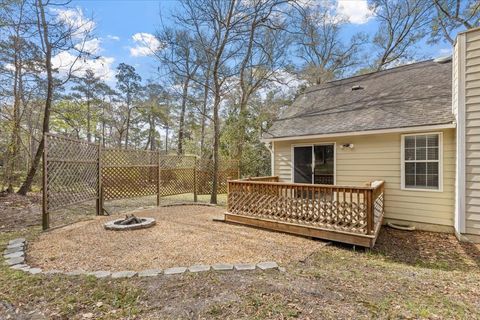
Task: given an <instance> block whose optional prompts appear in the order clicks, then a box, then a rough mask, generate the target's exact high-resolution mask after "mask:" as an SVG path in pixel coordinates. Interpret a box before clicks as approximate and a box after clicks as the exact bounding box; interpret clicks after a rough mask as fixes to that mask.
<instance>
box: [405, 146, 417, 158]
mask: <svg viewBox="0 0 480 320" xmlns="http://www.w3.org/2000/svg"><path fill="white" fill-rule="evenodd" d="M405 160H415V149H410V148H409V149H405Z"/></svg>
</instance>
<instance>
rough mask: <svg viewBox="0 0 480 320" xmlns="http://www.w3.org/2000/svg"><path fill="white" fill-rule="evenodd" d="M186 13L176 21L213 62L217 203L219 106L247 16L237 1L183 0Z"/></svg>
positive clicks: (214, 197)
mask: <svg viewBox="0 0 480 320" xmlns="http://www.w3.org/2000/svg"><path fill="white" fill-rule="evenodd" d="M181 3H182V7H183V8H182V9H183V13H182V14H179V15H176V17H175V18H176V20H177V21H178V22H179V23H182V24H183V25H184V26H185V27H187V28H188V29H189V30H191V31H192V32H194V34H195V39H196V43H197V45H198V46H199V47H200V48H202V50H203V52H204V54H205V56H206V57H208V61H211V63H212V66H211V75H212V78H211V84H210V85H209V88H210V91H211V93H212V98H213V102H212V117H211V118H212V124H213V151H212V157H213V179H212V180H213V181H212V185H213V187H212V194H211V197H210V202H211V203H217V182H218V169H219V163H220V159H219V144H220V117H219V112H220V105H221V102H222V100H223V98H224V89H225V82H226V81H227V79H229V77H230V75H231V74H233V72H234V71H233V72H232V69H235V60H234V59H233V57H235V56H236V55H237V53H238V51H239V50H240V47H239V43H238V42H237V41H236V40H238V39H239V29H240V26H241V25H242V24H243V23H244V21H245V16H244V15H243V14H241V11H240V10H239V7H240V4H239V3H240V2H239V1H237V0H226V1H225V0H206V1H201V0H182V1H181Z"/></svg>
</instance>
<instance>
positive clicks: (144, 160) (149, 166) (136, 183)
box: [43, 134, 239, 229]
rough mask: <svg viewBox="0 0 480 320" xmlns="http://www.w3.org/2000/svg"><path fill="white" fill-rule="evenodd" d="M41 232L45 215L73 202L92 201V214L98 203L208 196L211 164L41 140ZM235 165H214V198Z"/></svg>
mask: <svg viewBox="0 0 480 320" xmlns="http://www.w3.org/2000/svg"><path fill="white" fill-rule="evenodd" d="M45 143H46V145H45V152H44V164H45V165H44V205H43V212H44V214H43V216H44V228H45V229H46V228H48V224H49V212H50V211H51V210H55V209H58V208H62V207H65V206H68V205H72V204H75V203H80V202H83V201H88V200H93V199H96V200H97V214H101V213H103V211H104V210H103V202H104V200H115V199H124V198H132V197H140V196H150V195H157V204H158V203H159V202H160V197H162V196H171V195H177V194H185V193H192V194H193V196H194V197H193V199H194V200H195V201H196V199H197V194H210V193H211V192H212V189H213V188H212V185H213V163H212V161H209V160H198V159H197V157H196V156H183V155H182V156H178V155H168V156H167V155H160V153H159V152H154V151H147V150H125V149H104V148H101V147H100V145H98V144H92V143H87V142H84V141H80V140H75V139H70V138H66V137H61V136H57V135H53V134H47V135H46V136H45ZM238 178H239V172H238V163H237V162H236V161H227V160H225V161H222V162H220V165H219V172H218V180H217V186H218V188H217V193H226V192H227V179H238Z"/></svg>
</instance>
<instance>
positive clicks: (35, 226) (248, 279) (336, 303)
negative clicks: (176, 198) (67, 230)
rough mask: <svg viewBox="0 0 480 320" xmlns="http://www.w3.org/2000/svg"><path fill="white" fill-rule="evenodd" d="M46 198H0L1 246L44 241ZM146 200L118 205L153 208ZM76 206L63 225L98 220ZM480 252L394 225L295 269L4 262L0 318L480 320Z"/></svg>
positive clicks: (62, 217)
mask: <svg viewBox="0 0 480 320" xmlns="http://www.w3.org/2000/svg"><path fill="white" fill-rule="evenodd" d="M38 199H39V198H38V197H37V196H33V197H29V198H18V197H6V198H3V199H0V227H1V228H2V229H0V250H2V251H3V248H4V246H5V245H6V243H7V242H8V240H10V239H13V238H16V237H19V236H24V237H26V238H27V239H28V241H29V242H30V243H33V242H34V241H35V239H39V238H42V236H43V234H42V233H41V231H40V226H39V224H40V220H39V215H38V214H37V212H39V211H38V210H39V208H38ZM136 201H137V202H136V203H133V202H125V203H124V204H123V205H122V203H121V202H118V203H116V204H115V207H116V208H120V209H121V210H124V209H125V208H126V207H129V206H133V205H137V206H142V205H145V204H142V203H140V202H141V201H140V200H136ZM112 207H113V208H115V207H114V206H112ZM75 210H76V211H74V212H76V213H73V212H70V213H69V212H68V211H65V212H64V214H63V213H62V214H59V213H57V214H56V215H55V216H54V218H55V219H57V221H56V223H58V224H62V222H63V223H66V222H70V221H72V220H74V221H79V220H84V219H90V218H91V216H85V214H83V215H82V214H81V211H79V209H78V208H75ZM93 212H94V211H93ZM75 215H76V216H75ZM73 217H75V219H74V218H73ZM303 240H305V239H303ZM303 240H302V241H303ZM308 241H310V240H308ZM479 252H480V246H479V245H473V244H467V243H459V242H458V241H457V240H456V239H455V237H454V236H453V235H448V234H439V233H429V232H404V231H398V230H393V229H390V228H388V227H384V228H383V229H382V231H381V234H380V237H379V239H378V242H377V245H376V246H375V248H374V249H373V250H363V249H359V248H356V249H355V248H353V247H352V246H346V245H340V244H333V245H331V246H326V247H322V248H320V249H319V250H313V253H312V254H311V255H310V256H309V257H308V258H307V259H304V260H302V261H298V260H296V261H295V260H294V259H291V260H292V261H291V262H288V263H286V264H285V267H286V272H279V271H271V272H261V271H253V272H243V273H240V272H225V273H218V272H207V273H202V274H185V275H181V276H160V277H155V278H148V279H143V278H131V279H124V280H113V279H107V280H98V279H95V278H93V277H66V276H61V275H51V276H46V275H36V276H32V275H28V274H24V273H21V272H18V271H12V270H11V269H9V268H7V267H6V266H5V265H3V264H0V319H82V320H84V319H142V320H143V319H294V318H295V319H372V318H374V319H480V304H479V301H480V287H479V285H478V284H479V283H480V254H479Z"/></svg>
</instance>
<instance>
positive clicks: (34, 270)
mask: <svg viewBox="0 0 480 320" xmlns="http://www.w3.org/2000/svg"><path fill="white" fill-rule="evenodd" d="M28 272H30V273H31V274H39V273H42V269H40V268H30V269H28Z"/></svg>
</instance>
